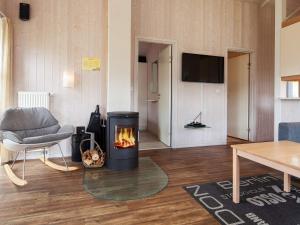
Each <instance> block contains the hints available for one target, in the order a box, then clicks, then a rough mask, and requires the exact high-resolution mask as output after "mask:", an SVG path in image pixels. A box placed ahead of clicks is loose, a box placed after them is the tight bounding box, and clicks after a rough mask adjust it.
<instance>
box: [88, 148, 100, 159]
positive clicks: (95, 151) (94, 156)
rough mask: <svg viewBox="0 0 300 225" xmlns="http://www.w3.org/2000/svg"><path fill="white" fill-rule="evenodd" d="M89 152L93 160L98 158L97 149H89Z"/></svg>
mask: <svg viewBox="0 0 300 225" xmlns="http://www.w3.org/2000/svg"><path fill="white" fill-rule="evenodd" d="M90 154H91V156H92V160H93V161H97V160H99V158H100V156H99V154H98V151H97V150H95V149H93V150H90Z"/></svg>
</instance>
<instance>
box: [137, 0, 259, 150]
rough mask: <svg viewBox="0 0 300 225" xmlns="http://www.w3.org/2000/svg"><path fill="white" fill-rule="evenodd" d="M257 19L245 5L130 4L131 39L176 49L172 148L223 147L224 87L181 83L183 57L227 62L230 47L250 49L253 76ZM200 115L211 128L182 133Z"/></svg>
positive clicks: (219, 1) (253, 7) (218, 0)
mask: <svg viewBox="0 0 300 225" xmlns="http://www.w3.org/2000/svg"><path fill="white" fill-rule="evenodd" d="M257 17H258V4H256V3H254V2H249V1H235V0H230V1H223V0H214V1H206V0H205V1H195V0H189V1H181V0H162V1H159V2H158V1H154V0H134V1H133V29H134V32H135V33H134V37H133V38H138V37H141V38H150V39H151V38H154V39H161V40H171V41H173V42H175V43H176V44H177V53H176V54H177V55H175V56H174V58H177V59H178V61H177V62H176V63H177V64H176V65H175V67H174V68H175V71H173V74H174V77H173V82H174V83H175V85H177V88H176V89H173V100H174V99H176V100H174V101H175V104H174V102H173V106H174V108H173V111H174V114H173V115H176V118H175V117H173V147H192V146H205V145H218V144H225V143H226V133H227V122H226V121H227V114H226V112H227V110H226V109H227V87H226V83H225V84H200V83H187V82H182V81H181V54H182V52H191V53H198V54H209V55H217V56H224V57H226V55H227V50H228V49H229V48H243V49H249V50H253V51H254V53H253V57H252V59H253V66H252V68H253V74H256V54H255V53H256V49H257V37H258V35H257V25H258V21H257ZM133 47H134V46H133ZM225 63H227V59H226V58H225ZM226 70H227V67H226V66H225V71H226ZM200 111H201V112H203V116H202V122H203V123H205V124H207V125H208V126H210V127H211V128H208V129H185V128H184V125H185V124H187V123H189V122H191V121H192V120H193V119H194V117H195V116H196V115H197V114H198V113H199V112H200ZM255 130H256V127H253V132H255Z"/></svg>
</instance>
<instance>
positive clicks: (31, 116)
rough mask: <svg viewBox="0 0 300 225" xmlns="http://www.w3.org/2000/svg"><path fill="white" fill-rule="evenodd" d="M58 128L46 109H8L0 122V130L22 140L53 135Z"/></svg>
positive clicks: (56, 122)
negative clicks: (10, 132)
mask: <svg viewBox="0 0 300 225" xmlns="http://www.w3.org/2000/svg"><path fill="white" fill-rule="evenodd" d="M59 128H60V126H59V124H58V121H57V120H56V119H55V117H54V116H53V115H52V114H51V113H50V111H49V110H48V109H46V108H16V109H8V110H7V111H6V112H5V113H4V115H3V118H2V121H1V122H0V130H2V131H12V132H14V133H16V134H18V135H19V136H20V137H22V138H26V137H35V136H41V135H46V134H53V133H56V132H57V131H58V130H59Z"/></svg>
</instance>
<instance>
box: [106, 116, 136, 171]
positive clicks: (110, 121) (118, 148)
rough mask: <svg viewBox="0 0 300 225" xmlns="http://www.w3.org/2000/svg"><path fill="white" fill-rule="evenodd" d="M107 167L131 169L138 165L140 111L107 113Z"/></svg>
mask: <svg viewBox="0 0 300 225" xmlns="http://www.w3.org/2000/svg"><path fill="white" fill-rule="evenodd" d="M106 127H107V142H106V143H107V149H106V153H107V167H108V168H109V169H112V170H130V169H134V168H136V167H138V149H139V140H138V129H139V113H137V112H110V113H107V126H106Z"/></svg>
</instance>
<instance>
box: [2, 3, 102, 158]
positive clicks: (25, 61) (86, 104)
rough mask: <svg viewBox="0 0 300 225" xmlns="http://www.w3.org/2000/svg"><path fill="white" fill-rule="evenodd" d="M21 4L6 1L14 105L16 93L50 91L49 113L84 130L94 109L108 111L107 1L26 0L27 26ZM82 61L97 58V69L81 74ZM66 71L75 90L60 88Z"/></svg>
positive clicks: (67, 149)
mask: <svg viewBox="0 0 300 225" xmlns="http://www.w3.org/2000/svg"><path fill="white" fill-rule="evenodd" d="M20 2H23V1H21V0H8V1H6V6H7V7H6V8H7V10H6V13H7V16H8V17H9V18H10V19H11V20H12V22H13V25H14V68H13V71H14V93H15V94H14V97H15V103H16V97H17V92H18V91H47V92H52V93H54V96H53V98H52V101H51V111H52V112H53V113H54V115H55V117H56V118H57V119H58V120H59V122H60V123H61V124H72V125H74V126H78V125H85V126H86V125H87V123H88V120H89V117H90V112H91V111H94V110H95V106H96V104H100V105H101V106H102V108H105V107H106V83H107V82H106V73H107V70H106V65H107V5H106V4H107V1H106V0H89V1H86V0H76V1H74V0H63V1H62V0H52V1H44V0H27V1H26V2H28V3H30V4H31V19H30V20H29V21H26V22H24V21H21V20H20V19H19V11H18V9H19V3H20ZM84 56H91V57H99V58H100V59H101V70H100V71H92V72H89V71H83V70H82V67H81V65H82V62H81V61H82V57H84ZM65 70H73V71H74V72H75V87H74V88H71V89H70V88H63V86H62V78H63V72H64V71H65ZM104 112H105V111H104ZM65 149H66V154H67V155H70V154H71V148H70V147H68V148H65Z"/></svg>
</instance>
